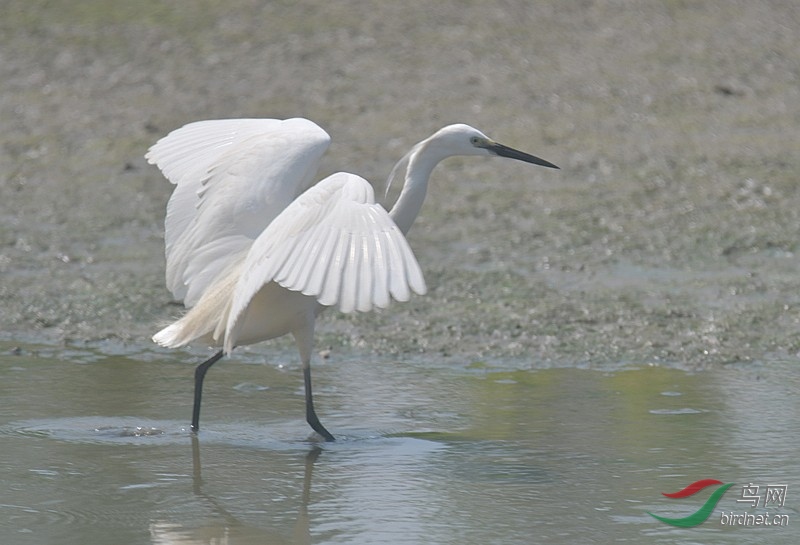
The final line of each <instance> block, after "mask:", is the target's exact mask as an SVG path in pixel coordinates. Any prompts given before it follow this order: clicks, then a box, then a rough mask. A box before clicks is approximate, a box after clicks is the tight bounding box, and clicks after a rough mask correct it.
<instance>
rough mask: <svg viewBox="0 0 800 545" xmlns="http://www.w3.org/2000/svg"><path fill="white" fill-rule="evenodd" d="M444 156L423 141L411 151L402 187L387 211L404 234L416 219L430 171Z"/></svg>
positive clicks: (426, 189)
mask: <svg viewBox="0 0 800 545" xmlns="http://www.w3.org/2000/svg"><path fill="white" fill-rule="evenodd" d="M444 157H445V156H442V155H441V154H439V153H436V152H435V150H432V149H431V148H430V147H428V146H426V145H425V143H424V142H423V143H422V144H421V145H420V146H419V148H417V149H414V150H413V151H412V152H411V154H410V156H409V159H408V167H407V168H406V178H405V182H404V183H403V189H402V191H400V196H399V197H398V198H397V202H395V203H394V206H393V207H392V209H391V210H390V211H389V216H390V217H391V218H392V220H394V222H395V223H396V224H397V226H398V227H399V228H400V230H401V231H402V232H403V233H404V234H405V233H408V230H409V229H411V225H412V224H413V223H414V220H416V219H417V215H418V214H419V211H420V209H421V208H422V203H423V202H424V201H425V194H426V193H427V191H428V179H429V178H430V176H431V172H432V171H433V169H434V167H436V165H438V164H439V162H440V161H441V160H442V159H444Z"/></svg>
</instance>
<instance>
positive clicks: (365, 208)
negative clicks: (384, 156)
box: [225, 172, 426, 349]
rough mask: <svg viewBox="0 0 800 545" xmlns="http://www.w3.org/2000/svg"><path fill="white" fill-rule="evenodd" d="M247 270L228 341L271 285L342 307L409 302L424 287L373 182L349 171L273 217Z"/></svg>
mask: <svg viewBox="0 0 800 545" xmlns="http://www.w3.org/2000/svg"><path fill="white" fill-rule="evenodd" d="M242 271H243V272H242V276H241V277H240V279H239V282H238V283H237V285H236V289H235V291H234V297H233V304H232V306H231V309H230V313H229V314H228V324H227V328H226V333H225V339H226V342H227V343H229V342H232V339H235V338H236V330H237V325H238V324H239V319H240V318H241V317H242V316H243V315H244V313H245V311H246V309H247V307H248V305H249V304H250V301H251V300H252V299H253V297H254V296H255V295H256V294H257V293H258V292H259V290H260V289H261V288H262V287H263V286H264V285H265V284H267V283H269V282H277V283H278V284H280V285H281V286H283V287H285V288H286V289H289V290H292V291H298V292H301V293H303V294H305V295H309V296H312V297H315V298H316V299H317V300H318V301H319V303H320V304H322V305H326V306H338V307H339V309H340V310H341V311H342V312H352V311H355V310H357V311H368V310H370V309H372V308H373V307H380V308H384V307H386V306H388V305H389V302H390V300H391V298H394V299H396V300H398V301H407V300H408V299H409V298H410V297H411V292H412V291H413V292H415V293H418V294H424V293H425V291H426V288H425V280H424V279H423V277H422V271H421V270H420V267H419V264H418V263H417V260H416V258H415V257H414V254H413V253H412V251H411V248H410V247H409V245H408V242H407V241H406V239H405V237H404V236H403V233H402V232H400V229H398V227H397V226H396V225H395V224H394V222H393V221H392V219H391V218H390V217H389V214H388V213H387V212H386V210H385V209H384V208H383V207H382V206H380V205H378V204H375V196H374V193H373V189H372V186H371V185H370V184H369V182H367V181H366V180H365V179H363V178H361V177H360V176H356V175H354V174H348V173H344V172H339V173H337V174H333V175H331V176H329V177H328V178H325V179H324V180H322V181H321V182H319V183H317V184H316V185H315V186H314V187H312V188H311V189H309V190H307V191H306V192H305V193H303V194H302V195H301V196H300V197H298V198H297V199H296V200H295V201H294V202H293V203H292V204H291V205H289V206H288V207H287V208H286V210H284V211H283V212H282V213H281V215H280V216H278V217H277V218H275V219H274V220H273V221H272V223H271V224H270V225H269V226H268V227H267V228H266V229H265V230H264V232H263V233H261V235H260V236H259V237H258V239H257V240H256V241H255V243H254V244H253V246H252V248H251V249H250V251H249V253H248V255H247V258H246V259H245V262H244V266H243V268H242ZM228 348H231V349H232V346H231V347H228ZM226 349H227V348H226Z"/></svg>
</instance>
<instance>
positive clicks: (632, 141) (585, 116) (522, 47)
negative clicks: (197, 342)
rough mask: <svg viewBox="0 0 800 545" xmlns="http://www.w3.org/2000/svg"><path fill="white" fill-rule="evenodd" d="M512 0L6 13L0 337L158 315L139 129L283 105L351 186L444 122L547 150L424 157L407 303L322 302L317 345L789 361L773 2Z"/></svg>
mask: <svg viewBox="0 0 800 545" xmlns="http://www.w3.org/2000/svg"><path fill="white" fill-rule="evenodd" d="M529 4H530V3H528V2H503V3H494V2H479V3H474V4H473V3H464V2H438V3H435V4H430V3H426V2H420V3H413V2H412V3H402V4H396V5H394V4H380V5H379V6H378V5H376V6H374V7H372V8H369V9H365V6H364V4H363V3H359V2H337V3H335V4H331V3H325V2H313V3H312V2H300V3H293V4H287V5H284V4H283V3H272V2H270V3H265V4H264V5H262V3H259V2H228V3H226V4H224V5H221V4H217V3H214V2H203V3H201V4H198V3H196V2H191V3H190V2H169V3H161V2H137V3H126V2H105V1H104V2H100V1H97V2H71V3H57V4H55V5H53V4H52V3H47V2H43V1H31V2H24V3H23V2H15V3H11V4H10V6H7V7H6V8H5V9H4V15H3V18H2V20H0V122H2V128H3V131H2V135H1V136H0V141H1V142H2V145H1V146H0V164H1V165H2V177H0V197H2V198H0V299H2V307H1V308H0V336H2V338H4V339H6V340H8V339H12V340H14V339H18V340H19V341H20V342H23V341H29V342H61V343H68V344H72V343H79V344H80V343H85V342H89V343H96V342H100V341H105V340H109V339H110V340H112V341H114V342H116V341H122V342H125V343H149V336H150V334H152V333H153V332H154V331H155V330H156V329H157V328H158V325H159V324H160V323H162V322H164V321H165V320H168V319H169V318H170V317H172V316H175V315H177V314H178V313H179V312H180V309H181V307H180V306H178V305H175V304H174V303H173V302H171V300H170V295H169V293H168V292H167V291H166V289H165V288H164V280H163V269H164V262H163V218H164V208H165V205H166V202H167V199H168V197H169V194H170V191H171V189H172V186H171V185H170V184H169V183H167V182H166V181H165V180H164V179H162V177H161V175H160V173H159V172H158V171H157V169H155V168H154V167H150V166H148V165H146V163H145V161H144V159H143V157H142V156H143V155H144V153H145V151H146V150H147V148H148V146H149V145H151V144H152V143H154V142H155V140H157V139H158V138H159V137H160V136H162V135H164V134H166V133H167V132H169V131H170V130H172V129H174V128H177V127H179V126H181V125H182V124H184V123H187V122H190V121H194V120H198V119H208V118H220V117H292V116H303V117H308V118H310V119H313V120H314V121H316V122H317V123H319V124H320V125H322V126H323V127H324V128H325V129H326V130H328V132H329V133H330V134H331V135H332V137H333V145H332V146H331V149H330V151H329V153H328V155H327V156H326V159H325V164H324V166H323V172H322V173H321V174H323V175H324V174H326V173H330V172H332V171H335V170H341V169H345V170H349V171H352V172H356V173H358V174H360V175H363V176H365V177H367V178H368V179H370V180H373V181H375V182H376V185H377V186H379V187H380V185H381V184H382V183H383V180H384V179H385V177H386V175H387V174H388V172H389V171H390V169H391V167H392V166H393V164H394V161H395V160H397V159H398V158H400V157H401V156H402V155H403V154H404V153H405V151H406V150H407V149H408V147H409V146H411V145H412V144H413V143H414V142H416V141H418V140H420V139H422V138H424V137H426V136H428V135H429V134H430V133H431V132H433V131H434V130H436V129H437V128H439V127H440V126H442V125H444V124H446V123H451V122H458V121H460V122H466V123H470V124H472V125H474V126H476V127H479V128H480V129H482V130H484V131H485V132H486V133H487V134H489V135H490V136H493V137H494V138H496V139H497V140H499V141H501V142H504V143H506V144H508V145H511V146H514V147H517V148H520V149H523V150H526V151H529V152H531V153H535V154H537V155H539V156H541V157H544V158H546V159H548V160H550V161H553V162H554V163H556V164H558V165H560V166H561V167H562V170H561V171H558V172H553V171H549V170H546V169H537V168H533V167H531V166H530V165H524V164H513V163H510V162H507V161H500V160H481V159H477V158H463V159H451V160H448V161H446V162H445V163H444V164H443V165H441V166H440V167H439V168H438V169H437V170H436V171H435V173H434V177H433V180H432V186H431V190H430V192H429V196H428V200H427V202H426V205H425V207H424V208H423V211H422V214H421V217H420V219H419V220H418V223H417V224H416V225H415V227H414V228H413V229H412V231H411V233H410V241H411V245H412V247H413V248H414V249H415V251H416V253H417V256H418V258H419V260H420V263H421V264H422V266H423V270H424V272H425V274H426V279H427V282H428V286H429V294H428V295H427V296H425V297H417V298H415V299H413V300H412V301H411V302H410V303H408V304H395V305H393V306H392V307H391V308H390V309H388V310H387V311H383V312H378V313H372V314H368V315H357V316H356V315H354V316H344V315H341V314H339V313H337V312H328V313H327V314H326V315H325V316H324V318H323V319H322V320H321V323H320V324H319V335H318V338H319V343H318V346H319V348H320V349H322V348H327V347H330V348H331V349H332V350H334V351H343V352H358V351H365V352H376V353H380V354H389V355H398V356H399V357H400V358H414V357H417V356H421V357H424V358H429V359H436V360H445V361H449V360H452V359H456V360H458V361H464V360H466V361H480V360H495V359H502V360H507V361H511V360H516V361H521V362H527V363H528V364H530V365H533V366H548V365H585V364H588V365H597V364H606V363H610V362H617V363H620V362H621V363H625V362H635V363H649V362H663V363H670V364H675V365H679V366H687V367H695V366H703V365H706V364H717V363H725V362H732V361H739V362H741V361H751V360H755V361H768V360H770V359H773V358H781V359H785V358H789V359H792V360H794V359H797V357H798V351H800V340H798V336H797V330H798V322H799V321H800V299H799V298H798V293H800V279H799V278H798V274H797V270H798V266H799V265H800V258H798V244H797V238H798V237H797V235H798V229H799V228H800V187H799V186H798V184H797V173H798V172H800V168H799V167H800V165H799V164H798V153H797V151H798V149H797V142H798V139H797V127H798V124H799V122H800V50H798V48H797V47H796V35H797V34H796V29H797V28H799V27H800V6H798V4H797V3H796V2H789V1H784V2H779V1H776V2H767V3H763V2H758V3H755V2H727V1H726V2H722V1H719V2H703V3H682V2H667V3H664V2H643V3H636V4H634V5H622V4H619V3H618V2H613V1H597V2H580V3H579V2H570V3H564V2H555V1H554V2H537V3H536V4H535V5H529ZM199 5H202V9H201V8H199V7H198V6H199ZM282 342H284V341H282ZM285 342H286V343H288V341H285ZM278 344H279V346H280V345H281V343H278Z"/></svg>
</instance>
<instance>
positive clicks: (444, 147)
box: [427, 123, 558, 168]
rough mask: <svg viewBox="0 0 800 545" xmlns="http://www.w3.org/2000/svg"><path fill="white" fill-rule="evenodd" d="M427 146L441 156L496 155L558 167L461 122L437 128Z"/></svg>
mask: <svg viewBox="0 0 800 545" xmlns="http://www.w3.org/2000/svg"><path fill="white" fill-rule="evenodd" d="M427 147H431V148H432V147H435V148H436V149H437V150H439V151H440V153H441V154H442V155H443V156H450V155H497V156H499V157H508V158H509V159H516V160H517V161H524V162H526V163H532V164H534V165H539V166H543V167H548V168H558V167H557V166H556V165H554V164H553V163H551V162H550V161H545V160H544V159H541V158H539V157H536V156H535V155H530V154H528V153H525V152H522V151H519V150H516V149H514V148H510V147H508V146H504V145H503V144H500V143H498V142H495V141H494V140H492V139H491V138H489V137H488V136H486V135H485V134H483V133H482V132H481V131H479V130H478V129H476V128H474V127H470V126H469V125H465V124H463V123H456V124H455V125H448V126H446V127H444V128H442V129H439V130H438V131H436V133H434V134H433V136H431V137H430V138H428V140H427Z"/></svg>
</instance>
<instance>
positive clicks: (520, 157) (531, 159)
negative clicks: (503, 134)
mask: <svg viewBox="0 0 800 545" xmlns="http://www.w3.org/2000/svg"><path fill="white" fill-rule="evenodd" d="M486 149H487V150H489V151H490V152H492V153H494V154H495V155H498V156H500V157H508V158H509V159H516V160H517V161H525V162H526V163H532V164H534V165H539V166H542V167H547V168H558V167H557V166H556V165H554V164H553V163H551V162H550V161H545V160H544V159H540V158H539V157H536V156H535V155H531V154H529V153H525V152H524V151H519V150H515V149H514V148H509V147H508V146H504V145H503V144H498V143H497V142H491V143H489V144H488V145H487V146H486Z"/></svg>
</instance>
